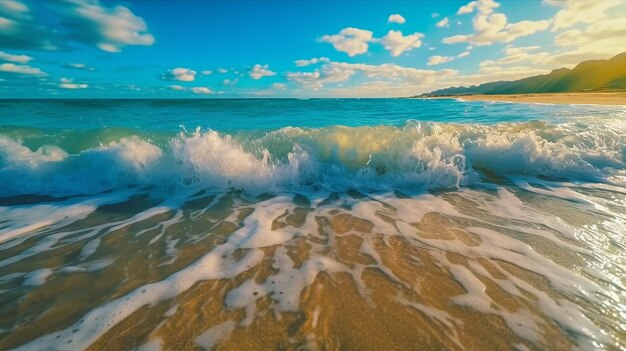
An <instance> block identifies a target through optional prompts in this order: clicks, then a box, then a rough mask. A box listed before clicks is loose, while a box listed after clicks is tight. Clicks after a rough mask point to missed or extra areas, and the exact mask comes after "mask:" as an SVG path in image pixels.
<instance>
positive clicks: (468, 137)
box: [0, 122, 626, 196]
mask: <svg viewBox="0 0 626 351" xmlns="http://www.w3.org/2000/svg"><path fill="white" fill-rule="evenodd" d="M614 128H617V129H619V130H621V131H622V132H621V133H620V132H611V133H600V132H598V131H595V132H594V131H593V130H592V129H590V127H589V126H585V127H584V128H583V127H581V126H580V125H579V124H572V125H564V124H561V125H551V124H548V123H540V122H529V123H525V124H501V125H496V126H485V125H482V126H481V125H454V124H440V123H424V122H410V123H408V124H407V125H405V126H403V127H386V126H378V127H356V128H349V127H328V128H321V129H300V128H284V129H281V130H278V131H274V132H269V133H266V134H265V135H264V136H258V134H254V133H251V134H245V133H244V134H241V133H240V134H237V135H233V136H230V135H226V134H221V133H218V132H215V131H206V132H201V131H200V130H197V131H196V132H195V133H192V134H183V133H181V134H179V135H178V136H176V137H173V138H172V139H171V140H170V142H169V143H166V144H165V145H160V146H157V145H156V144H154V143H151V142H150V141H148V140H143V139H140V138H139V137H136V136H132V135H130V136H127V137H124V138H121V139H120V140H119V141H114V142H111V143H110V144H107V145H102V146H99V147H96V148H91V149H86V150H83V151H80V152H79V153H77V154H71V155H70V154H68V153H67V152H65V151H63V150H62V149H61V148H59V147H58V146H54V145H52V146H44V147H40V148H38V149H36V150H34V151H33V150H31V149H29V148H27V147H26V146H24V145H22V144H21V143H20V142H19V141H15V140H11V139H9V138H7V137H3V136H0V190H1V193H2V194H3V195H4V196H11V195H19V194H50V195H54V196H63V195H75V194H92V193H97V192H102V191H107V190H113V189H123V188H126V187H136V188H145V187H151V188H154V187H157V188H168V189H172V188H189V187H196V188H210V189H228V188H231V187H234V188H245V189H249V190H253V189H264V190H265V191H267V190H272V189H274V190H276V191H282V190H293V189H298V188H302V187H310V186H313V185H316V186H318V187H322V188H327V189H331V190H341V189H346V188H349V187H367V188H371V189H381V190H382V189H394V188H407V189H415V188H422V189H430V188H455V187H459V186H464V185H471V184H474V183H475V182H476V181H478V180H479V179H480V176H481V175H482V174H483V173H484V172H487V174H497V175H500V176H508V175H525V176H545V177H551V178H555V179H571V180H587V181H589V180H591V181H604V182H607V183H609V182H612V181H614V180H615V179H618V178H619V177H620V176H622V177H623V176H625V174H626V173H625V164H624V149H623V145H624V142H625V140H624V139H625V138H626V137H625V136H624V135H626V128H624V126H622V125H621V124H615V125H614ZM620 128H621V129H620ZM616 177H617V178H616Z"/></svg>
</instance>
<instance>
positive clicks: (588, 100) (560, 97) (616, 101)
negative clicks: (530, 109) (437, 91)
mask: <svg viewBox="0 0 626 351" xmlns="http://www.w3.org/2000/svg"><path fill="white" fill-rule="evenodd" d="M457 98H458V99H463V100H467V101H507V102H524V103H542V104H593V105H626V92H602V93H539V94H503V95H482V94H477V95H449V96H438V97H429V99H457Z"/></svg>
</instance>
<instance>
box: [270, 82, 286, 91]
mask: <svg viewBox="0 0 626 351" xmlns="http://www.w3.org/2000/svg"><path fill="white" fill-rule="evenodd" d="M272 88H274V89H276V90H287V86H286V85H285V84H283V83H274V84H272Z"/></svg>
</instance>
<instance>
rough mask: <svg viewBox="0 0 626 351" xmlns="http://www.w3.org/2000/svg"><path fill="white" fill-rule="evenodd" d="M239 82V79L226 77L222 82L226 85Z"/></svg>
mask: <svg viewBox="0 0 626 351" xmlns="http://www.w3.org/2000/svg"><path fill="white" fill-rule="evenodd" d="M238 82H239V79H236V78H235V79H224V81H222V84H224V85H230V86H233V85H235V84H237V83H238Z"/></svg>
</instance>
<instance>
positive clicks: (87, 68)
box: [63, 63, 96, 72]
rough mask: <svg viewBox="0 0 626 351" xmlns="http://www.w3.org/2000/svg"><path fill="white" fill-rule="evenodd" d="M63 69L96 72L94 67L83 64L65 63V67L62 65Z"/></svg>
mask: <svg viewBox="0 0 626 351" xmlns="http://www.w3.org/2000/svg"><path fill="white" fill-rule="evenodd" d="M63 67H65V68H71V69H79V70H83V71H91V72H93V71H95V70H96V69H95V68H94V67H91V66H88V65H86V64H84V63H66V64H65V65H63Z"/></svg>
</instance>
